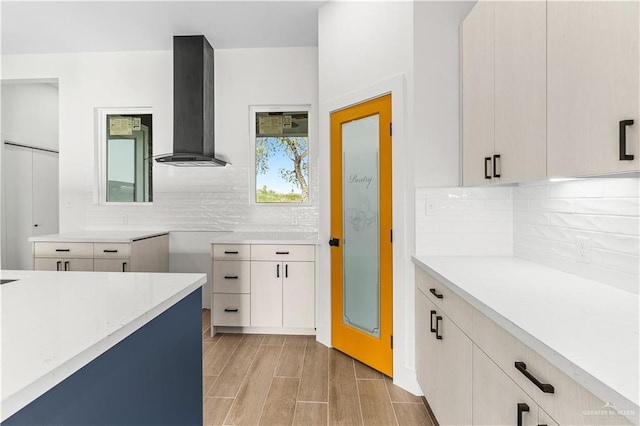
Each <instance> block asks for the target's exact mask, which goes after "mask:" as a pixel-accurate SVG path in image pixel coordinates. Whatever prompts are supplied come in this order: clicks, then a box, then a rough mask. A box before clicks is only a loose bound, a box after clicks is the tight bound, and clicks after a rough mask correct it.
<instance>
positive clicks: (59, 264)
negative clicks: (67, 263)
mask: <svg viewBox="0 0 640 426" xmlns="http://www.w3.org/2000/svg"><path fill="white" fill-rule="evenodd" d="M61 266H62V260H58V261H57V262H56V271H59V270H60V267H61Z"/></svg>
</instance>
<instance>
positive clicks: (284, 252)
mask: <svg viewBox="0 0 640 426" xmlns="http://www.w3.org/2000/svg"><path fill="white" fill-rule="evenodd" d="M276 254H289V252H288V251H277V252H276Z"/></svg>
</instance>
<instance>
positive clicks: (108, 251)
mask: <svg viewBox="0 0 640 426" xmlns="http://www.w3.org/2000/svg"><path fill="white" fill-rule="evenodd" d="M102 252H103V253H117V252H118V250H110V249H104V250H102Z"/></svg>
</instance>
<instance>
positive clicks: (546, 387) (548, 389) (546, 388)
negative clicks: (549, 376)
mask: <svg viewBox="0 0 640 426" xmlns="http://www.w3.org/2000/svg"><path fill="white" fill-rule="evenodd" d="M515 366H516V370H518V371H519V372H521V373H522V374H524V377H526V378H527V379H529V380H531V382H532V383H533V384H534V385H536V386H537V387H538V388H539V389H540V390H541V391H542V392H544V393H555V389H554V388H553V386H552V385H550V384H549V383H542V382H540V380H538V379H536V378H535V377H534V376H533V375H532V374H531V373H529V372H528V371H527V364H525V363H524V362H521V361H516V363H515Z"/></svg>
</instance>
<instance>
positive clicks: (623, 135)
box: [620, 120, 634, 161]
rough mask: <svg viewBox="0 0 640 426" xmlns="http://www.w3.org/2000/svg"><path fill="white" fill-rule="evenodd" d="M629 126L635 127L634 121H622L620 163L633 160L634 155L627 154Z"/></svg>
mask: <svg viewBox="0 0 640 426" xmlns="http://www.w3.org/2000/svg"><path fill="white" fill-rule="evenodd" d="M627 126H633V120H621V121H620V161H631V160H633V158H634V156H633V154H627Z"/></svg>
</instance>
